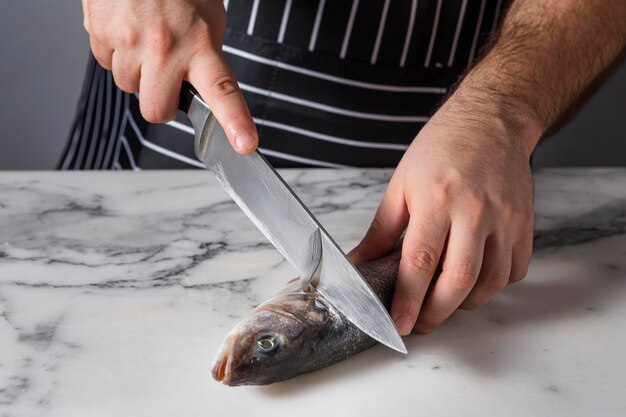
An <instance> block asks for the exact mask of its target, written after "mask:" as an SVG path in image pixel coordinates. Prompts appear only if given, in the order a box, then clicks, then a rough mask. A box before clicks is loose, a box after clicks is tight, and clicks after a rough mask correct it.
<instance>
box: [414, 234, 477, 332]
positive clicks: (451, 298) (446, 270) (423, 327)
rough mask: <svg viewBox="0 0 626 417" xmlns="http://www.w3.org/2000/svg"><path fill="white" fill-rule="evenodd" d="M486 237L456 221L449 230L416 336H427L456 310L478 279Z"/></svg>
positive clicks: (416, 328)
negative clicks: (418, 334)
mask: <svg viewBox="0 0 626 417" xmlns="http://www.w3.org/2000/svg"><path fill="white" fill-rule="evenodd" d="M485 239H486V236H485V235H484V234H483V232H481V231H480V230H477V229H475V228H472V227H468V226H467V225H466V224H463V223H459V222H457V223H456V224H454V223H453V224H452V226H451V228H450V236H449V238H448V245H447V248H446V259H445V262H444V264H443V272H442V274H441V276H440V277H439V278H438V279H437V282H436V283H435V284H434V286H433V287H432V288H431V289H430V293H429V295H428V297H427V299H426V300H425V302H424V305H423V307H422V311H421V313H420V316H419V321H418V322H417V324H416V325H415V331H417V332H418V333H428V332H429V331H431V330H432V329H434V328H435V327H437V326H438V325H439V324H441V323H442V322H443V321H444V320H445V319H447V318H448V317H449V316H450V315H451V314H452V313H453V312H454V310H456V309H457V308H458V307H459V306H460V305H461V303H462V302H463V300H464V299H465V298H466V297H467V295H468V294H469V293H470V291H471V290H472V288H473V287H474V284H475V283H476V281H477V279H478V274H479V272H480V270H481V265H482V262H483V253H484V249H485Z"/></svg>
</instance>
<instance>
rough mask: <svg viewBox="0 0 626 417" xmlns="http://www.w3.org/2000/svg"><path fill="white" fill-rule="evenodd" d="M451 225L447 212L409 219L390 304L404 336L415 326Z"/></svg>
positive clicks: (421, 213)
mask: <svg viewBox="0 0 626 417" xmlns="http://www.w3.org/2000/svg"><path fill="white" fill-rule="evenodd" d="M449 226H450V224H449V217H448V213H447V212H442V211H437V210H434V211H422V212H419V213H414V214H413V215H412V216H411V218H410V219H409V226H408V228H407V231H406V236H405V238H404V242H403V244H402V259H401V260H400V267H399V269H398V279H397V281H396V289H395V293H394V296H393V302H392V305H391V317H392V318H393V320H394V321H395V323H396V326H397V327H398V331H399V332H400V334H401V335H403V336H405V335H407V334H409V333H410V332H411V330H412V329H413V326H414V324H415V321H416V319H417V315H418V313H419V312H420V307H421V305H422V302H423V300H424V296H425V294H426V291H427V290H428V286H429V284H430V281H431V279H432V277H433V275H434V273H435V270H436V268H437V264H438V263H439V257H440V256H441V252H442V250H443V246H444V243H445V239H446V236H447V234H448V228H449Z"/></svg>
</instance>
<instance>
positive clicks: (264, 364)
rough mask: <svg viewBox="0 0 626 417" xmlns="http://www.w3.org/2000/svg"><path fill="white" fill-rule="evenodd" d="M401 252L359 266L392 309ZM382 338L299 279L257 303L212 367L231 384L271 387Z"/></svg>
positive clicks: (233, 332) (366, 278) (227, 342)
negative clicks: (302, 286) (365, 330)
mask: <svg viewBox="0 0 626 417" xmlns="http://www.w3.org/2000/svg"><path fill="white" fill-rule="evenodd" d="M399 263H400V251H399V250H396V251H394V252H392V253H390V254H389V255H387V256H385V257H383V258H380V259H377V260H374V261H369V262H364V263H362V264H359V265H357V268H358V269H359V270H360V272H361V274H362V275H363V277H364V278H365V280H366V281H367V283H368V284H369V285H370V287H371V288H372V290H374V292H375V293H376V295H377V296H378V297H379V298H380V300H381V301H382V303H383V305H384V306H385V307H386V308H387V310H389V307H390V305H391V300H392V298H393V293H394V288H395V282H396V278H397V275H398V265H399ZM376 343H377V342H376V341H375V340H374V339H372V338H371V337H369V336H368V335H367V334H365V333H363V332H362V331H361V330H359V329H358V328H357V327H356V326H354V325H353V324H352V323H351V322H350V321H348V320H347V319H346V318H345V317H344V316H343V315H342V314H341V313H340V312H339V311H337V310H336V309H335V308H334V307H333V306H332V305H331V304H330V303H329V302H328V301H327V300H326V299H325V298H324V297H323V296H322V295H321V294H319V293H318V292H317V291H315V290H314V289H311V290H307V291H302V290H301V289H300V286H299V282H298V281H297V280H296V281H295V282H292V283H291V284H290V285H288V286H287V287H286V288H285V289H284V290H282V291H281V292H280V293H279V294H278V295H277V296H275V297H274V298H272V299H270V300H268V301H267V302H265V303H263V304H261V305H260V306H258V307H257V308H256V309H254V311H253V312H252V313H251V315H250V316H248V317H247V318H246V319H244V320H243V321H242V322H240V323H239V324H238V325H237V326H235V328H234V329H233V330H232V331H231V332H230V333H229V334H228V336H227V337H226V340H225V341H224V343H223V344H222V347H221V349H220V351H219V352H218V354H217V356H216V359H215V365H214V366H213V370H212V374H213V378H215V379H216V380H217V381H221V382H223V383H224V384H226V385H230V386H239V385H266V384H272V383H274V382H278V381H284V380H287V379H290V378H293V377H295V376H297V375H300V374H303V373H307V372H311V371H314V370H316V369H320V368H325V367H327V366H330V365H332V364H334V363H337V362H340V361H342V360H345V359H347V358H349V357H351V356H353V355H356V354H357V353H359V352H362V351H364V350H366V349H368V348H370V347H372V346H374V345H375V344H376Z"/></svg>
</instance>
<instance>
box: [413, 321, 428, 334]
mask: <svg viewBox="0 0 626 417" xmlns="http://www.w3.org/2000/svg"><path fill="white" fill-rule="evenodd" d="M413 329H414V330H415V331H416V332H417V333H421V334H426V333H430V331H431V330H432V329H431V328H430V327H428V326H427V325H425V324H424V323H417V324H416V325H415V327H414V328H413Z"/></svg>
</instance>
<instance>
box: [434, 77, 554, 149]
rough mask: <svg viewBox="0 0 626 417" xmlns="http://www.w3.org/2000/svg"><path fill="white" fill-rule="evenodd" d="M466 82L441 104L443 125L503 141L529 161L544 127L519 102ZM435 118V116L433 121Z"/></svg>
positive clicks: (519, 99)
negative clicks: (444, 121)
mask: <svg viewBox="0 0 626 417" xmlns="http://www.w3.org/2000/svg"><path fill="white" fill-rule="evenodd" d="M468 78H469V77H466V79H465V80H464V81H463V82H462V83H461V84H460V85H459V87H458V88H457V89H456V90H455V92H454V93H453V94H452V95H451V96H450V98H449V99H448V100H447V101H446V102H445V103H444V105H443V106H442V108H441V109H440V111H439V112H437V113H438V114H439V113H442V115H443V116H444V118H445V119H446V123H450V120H454V121H453V122H452V123H453V124H455V125H457V126H459V127H473V128H476V129H478V130H482V131H483V132H484V134H485V135H486V136H488V137H494V138H498V139H500V140H504V141H507V142H508V144H510V145H512V146H514V147H516V148H518V149H520V150H521V151H522V152H523V153H524V155H525V156H526V157H528V158H530V155H531V154H532V153H533V151H534V150H535V148H536V146H537V144H538V143H539V140H540V138H541V135H542V134H543V132H544V131H545V127H544V124H543V122H542V121H541V119H540V117H539V116H538V115H537V114H536V113H535V111H534V110H533V109H532V107H531V106H529V105H527V104H526V103H525V102H524V100H523V99H521V98H517V97H515V96H514V95H512V94H506V93H502V92H500V91H496V90H494V88H493V87H492V86H489V87H487V86H486V85H480V84H476V83H475V82H473V81H470V80H469V79H468ZM437 116H438V115H435V117H434V118H436V117H437Z"/></svg>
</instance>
